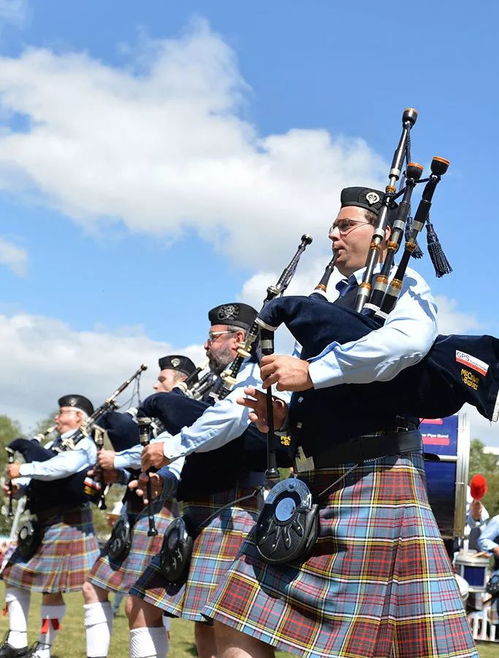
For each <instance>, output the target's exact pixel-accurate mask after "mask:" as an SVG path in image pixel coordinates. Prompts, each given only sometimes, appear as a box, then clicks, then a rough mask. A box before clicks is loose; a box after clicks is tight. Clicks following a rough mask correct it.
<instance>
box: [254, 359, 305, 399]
mask: <svg viewBox="0 0 499 658" xmlns="http://www.w3.org/2000/svg"><path fill="white" fill-rule="evenodd" d="M308 367H309V363H308V361H304V360H303V359H297V358H296V357H295V356H287V355H282V354H269V355H267V356H264V357H263V358H262V360H261V362H260V376H261V378H262V383H263V388H268V387H269V386H273V385H275V387H276V389H277V390H278V391H306V390H307V389H309V388H313V386H314V384H313V382H312V380H311V378H310V374H309V372H308Z"/></svg>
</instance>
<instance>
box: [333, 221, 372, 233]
mask: <svg viewBox="0 0 499 658" xmlns="http://www.w3.org/2000/svg"><path fill="white" fill-rule="evenodd" d="M362 224H365V225H367V226H372V224H370V222H364V221H362V220H361V219H337V220H336V221H335V222H334V224H332V226H330V227H329V235H331V233H333V231H334V229H335V228H337V229H338V231H339V232H340V234H341V235H346V234H347V233H350V231H351V230H352V229H353V228H355V227H356V226H362Z"/></svg>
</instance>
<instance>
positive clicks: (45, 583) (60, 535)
mask: <svg viewBox="0 0 499 658" xmlns="http://www.w3.org/2000/svg"><path fill="white" fill-rule="evenodd" d="M42 527H43V539H42V542H41V544H40V546H39V547H38V549H37V550H36V552H35V554H34V555H33V557H32V558H31V559H30V560H28V561H24V560H23V558H22V557H21V556H20V555H19V553H18V552H17V551H15V552H14V553H13V555H12V557H11V558H10V560H9V562H8V563H7V565H6V567H5V569H4V570H3V572H2V578H3V580H4V582H5V584H6V585H9V586H10V587H19V588H20V589H29V590H31V591H33V592H46V593H48V594H55V593H57V592H77V591H79V590H81V586H82V585H83V583H84V582H85V580H86V578H87V576H88V574H89V572H90V569H91V568H92V565H93V563H94V562H95V560H96V559H97V557H98V556H99V547H98V544H97V539H96V538H95V531H94V524H93V521H92V510H91V509H90V505H89V504H86V505H83V506H81V507H78V508H75V509H72V510H67V511H65V512H60V513H58V514H55V515H54V516H52V517H50V518H49V519H48V520H47V521H45V522H44V523H43V524H42Z"/></svg>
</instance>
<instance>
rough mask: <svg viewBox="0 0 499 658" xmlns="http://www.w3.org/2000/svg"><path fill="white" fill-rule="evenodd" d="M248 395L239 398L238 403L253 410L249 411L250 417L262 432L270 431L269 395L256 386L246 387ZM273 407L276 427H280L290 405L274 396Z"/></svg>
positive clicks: (245, 390)
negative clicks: (268, 414) (268, 417)
mask: <svg viewBox="0 0 499 658" xmlns="http://www.w3.org/2000/svg"><path fill="white" fill-rule="evenodd" d="M244 392H245V394H246V396H247V397H245V398H238V399H237V403H238V404H241V405H242V406H243V407H248V408H249V409H251V410H252V411H250V413H249V419H250V420H251V422H252V423H255V425H256V426H257V427H258V429H259V430H260V432H268V431H269V426H268V424H267V395H266V393H263V392H262V391H259V390H258V389H257V388H255V387H254V386H247V387H246V388H245V389H244ZM272 408H273V410H274V428H275V429H276V430H278V429H280V428H281V427H282V426H283V425H284V423H285V421H286V416H287V415H288V405H287V404H286V403H285V402H284V400H280V399H279V398H276V397H273V398H272Z"/></svg>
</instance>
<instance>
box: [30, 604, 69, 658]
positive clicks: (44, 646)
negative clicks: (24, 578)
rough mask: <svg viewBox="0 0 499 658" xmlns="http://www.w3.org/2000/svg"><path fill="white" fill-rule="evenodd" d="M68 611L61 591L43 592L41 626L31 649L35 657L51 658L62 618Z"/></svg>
mask: <svg viewBox="0 0 499 658" xmlns="http://www.w3.org/2000/svg"><path fill="white" fill-rule="evenodd" d="M65 612H66V606H65V604H64V599H63V597H62V594H61V593H60V592H56V593H55V594H48V593H46V592H45V593H44V594H42V607H41V610H40V616H41V628H40V635H39V636H38V642H37V643H36V644H35V646H34V647H33V649H32V650H31V653H30V654H29V655H30V656H33V658H50V651H51V647H52V646H53V644H54V642H55V638H56V635H57V633H58V631H59V629H60V626H61V620H62V618H63V617H64V614H65Z"/></svg>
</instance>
